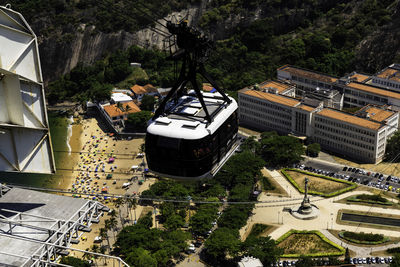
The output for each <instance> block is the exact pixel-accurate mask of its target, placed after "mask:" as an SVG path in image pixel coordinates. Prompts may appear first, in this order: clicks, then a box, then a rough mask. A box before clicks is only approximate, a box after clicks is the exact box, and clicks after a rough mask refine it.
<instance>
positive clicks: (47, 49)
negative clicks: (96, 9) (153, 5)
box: [32, 0, 206, 83]
mask: <svg viewBox="0 0 400 267" xmlns="http://www.w3.org/2000/svg"><path fill="white" fill-rule="evenodd" d="M205 3H206V0H203V1H202V2H201V3H200V4H197V5H193V6H191V7H189V8H188V9H186V10H182V11H180V12H173V13H172V14H170V15H169V16H168V17H166V20H173V21H174V20H176V21H179V20H180V19H181V18H183V17H184V16H186V15H188V16H189V21H190V23H192V24H196V23H197V21H198V20H199V19H200V17H201V14H202V12H203V11H204V8H205ZM159 22H160V23H164V24H165V21H163V20H159ZM32 26H33V29H34V30H35V31H36V32H38V29H35V28H38V27H39V25H32ZM35 26H36V27H35ZM41 26H42V25H41ZM155 28H156V31H164V32H167V30H166V29H165V28H163V27H162V26H161V25H158V24H156V26H155ZM39 33H40V30H39ZM38 36H39V49H40V56H41V62H42V70H43V77H44V80H45V82H46V83H47V82H49V81H52V80H55V79H56V78H57V77H58V76H59V75H63V74H66V73H68V72H69V71H70V70H71V69H72V68H74V67H75V66H76V65H77V64H78V62H83V63H93V62H95V61H96V60H99V59H101V58H102V57H103V56H104V55H105V54H107V53H109V52H111V51H115V50H118V49H121V50H124V49H127V48H128V47H130V46H132V45H139V46H142V47H157V48H159V49H163V40H164V38H165V37H164V36H162V35H160V34H158V33H156V32H155V31H154V30H151V29H143V30H141V31H138V32H136V33H129V32H126V31H119V32H115V33H102V32H99V31H97V30H96V29H95V27H94V26H86V25H84V24H81V25H79V27H78V28H77V29H72V32H71V33H59V34H58V36H59V38H58V39H56V38H54V36H52V37H51V38H41V37H40V35H38Z"/></svg>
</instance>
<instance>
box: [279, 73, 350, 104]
mask: <svg viewBox="0 0 400 267" xmlns="http://www.w3.org/2000/svg"><path fill="white" fill-rule="evenodd" d="M277 77H278V79H279V80H283V81H289V82H290V83H292V84H295V85H296V96H301V97H307V98H313V99H317V100H319V101H321V102H322V103H323V105H324V107H331V108H335V109H342V107H343V95H342V93H341V91H340V89H341V88H340V87H339V86H338V83H337V81H338V77H335V76H330V75H326V74H322V73H318V72H315V71H310V70H306V69H303V68H299V67H295V66H291V65H285V66H282V67H280V68H278V69H277Z"/></svg>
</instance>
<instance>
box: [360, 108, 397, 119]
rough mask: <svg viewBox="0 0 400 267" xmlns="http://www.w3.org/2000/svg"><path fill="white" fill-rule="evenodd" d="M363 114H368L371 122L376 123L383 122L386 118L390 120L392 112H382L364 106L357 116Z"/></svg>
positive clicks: (379, 109) (381, 110)
mask: <svg viewBox="0 0 400 267" xmlns="http://www.w3.org/2000/svg"><path fill="white" fill-rule="evenodd" d="M364 112H366V113H368V115H369V118H370V119H371V120H374V121H377V122H385V121H386V120H387V119H388V118H390V117H391V116H392V115H393V114H394V112H393V111H389V110H384V109H381V108H378V107H374V106H369V105H368V106H365V107H364V108H362V109H360V110H359V111H358V112H357V114H363V113H364Z"/></svg>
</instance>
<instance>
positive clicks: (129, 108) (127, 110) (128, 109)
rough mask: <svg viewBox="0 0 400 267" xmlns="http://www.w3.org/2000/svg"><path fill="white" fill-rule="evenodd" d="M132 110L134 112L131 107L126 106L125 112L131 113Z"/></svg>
mask: <svg viewBox="0 0 400 267" xmlns="http://www.w3.org/2000/svg"><path fill="white" fill-rule="evenodd" d="M130 110H132V108H131V106H129V105H125V112H126V113H129V111H130Z"/></svg>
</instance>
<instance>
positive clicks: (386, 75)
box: [376, 66, 400, 82]
mask: <svg viewBox="0 0 400 267" xmlns="http://www.w3.org/2000/svg"><path fill="white" fill-rule="evenodd" d="M376 76H377V77H379V78H383V79H387V80H391V81H395V82H400V70H398V69H397V68H392V67H390V66H389V67H387V68H385V69H383V70H382V71H381V72H379V73H377V75H376Z"/></svg>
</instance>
